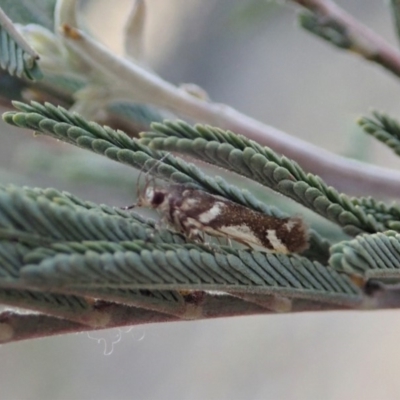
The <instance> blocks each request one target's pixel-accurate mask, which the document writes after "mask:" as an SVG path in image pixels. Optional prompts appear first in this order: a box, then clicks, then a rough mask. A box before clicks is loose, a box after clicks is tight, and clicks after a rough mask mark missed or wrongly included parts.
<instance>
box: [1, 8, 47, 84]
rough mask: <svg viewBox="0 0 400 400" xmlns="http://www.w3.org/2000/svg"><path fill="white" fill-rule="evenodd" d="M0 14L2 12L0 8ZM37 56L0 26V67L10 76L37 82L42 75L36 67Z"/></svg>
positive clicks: (11, 32)
mask: <svg viewBox="0 0 400 400" xmlns="http://www.w3.org/2000/svg"><path fill="white" fill-rule="evenodd" d="M0 12H1V13H3V11H2V10H1V8H0ZM38 59H39V56H38V55H36V54H34V52H33V50H32V51H27V49H25V48H24V47H23V46H22V45H21V44H20V43H19V42H18V40H16V38H15V33H14V30H10V29H8V28H7V26H5V25H1V24H0V67H1V68H2V69H5V70H7V72H8V73H9V74H10V75H12V76H18V77H19V78H22V77H24V78H27V79H30V80H39V79H41V78H43V74H42V72H41V70H40V68H39V66H38V63H37V60H38Z"/></svg>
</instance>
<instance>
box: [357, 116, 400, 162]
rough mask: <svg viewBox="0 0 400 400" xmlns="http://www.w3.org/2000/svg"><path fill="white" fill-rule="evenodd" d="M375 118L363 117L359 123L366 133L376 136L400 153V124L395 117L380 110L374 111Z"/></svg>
mask: <svg viewBox="0 0 400 400" xmlns="http://www.w3.org/2000/svg"><path fill="white" fill-rule="evenodd" d="M372 115H373V118H367V117H363V118H360V119H359V120H358V124H359V125H360V126H361V127H362V128H363V130H364V132H365V133H368V134H369V135H371V136H373V137H375V138H376V139H378V140H379V141H380V142H382V143H384V144H386V146H388V147H390V148H391V149H392V150H393V151H394V152H395V153H396V154H398V155H400V124H399V122H398V121H396V120H395V119H394V118H392V117H390V116H389V115H387V114H384V113H381V112H379V111H373V112H372Z"/></svg>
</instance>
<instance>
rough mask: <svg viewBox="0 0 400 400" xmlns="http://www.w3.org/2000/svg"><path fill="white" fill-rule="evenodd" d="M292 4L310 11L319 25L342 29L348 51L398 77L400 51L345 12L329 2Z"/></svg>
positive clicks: (310, 0) (300, 0) (312, 0)
mask: <svg viewBox="0 0 400 400" xmlns="http://www.w3.org/2000/svg"><path fill="white" fill-rule="evenodd" d="M292 2H294V3H297V4H299V5H301V6H303V7H305V8H307V9H308V10H310V11H312V12H313V13H314V14H315V15H316V17H317V18H318V19H319V20H320V23H321V25H325V24H326V22H328V21H329V22H334V23H335V24H336V25H337V26H340V27H342V28H343V29H344V32H345V34H346V38H348V39H349V40H350V42H351V46H350V48H349V50H351V51H354V52H356V53H358V54H360V55H361V56H362V57H364V58H365V59H367V60H369V61H374V62H376V63H377V64H380V65H382V66H383V67H384V68H386V69H387V70H388V71H390V72H392V73H393V74H395V75H396V76H398V77H400V51H399V50H397V49H396V48H395V47H394V46H391V45H390V44H389V43H387V42H386V41H385V40H384V39H383V38H382V37H380V36H379V35H378V34H376V33H375V32H374V31H373V30H372V29H370V28H368V27H367V26H365V25H364V24H362V23H361V22H359V21H358V20H356V19H355V18H354V17H353V16H351V15H350V14H348V13H347V12H345V11H344V10H343V9H341V8H340V7H339V6H338V5H337V4H336V3H334V2H333V1H331V0H292Z"/></svg>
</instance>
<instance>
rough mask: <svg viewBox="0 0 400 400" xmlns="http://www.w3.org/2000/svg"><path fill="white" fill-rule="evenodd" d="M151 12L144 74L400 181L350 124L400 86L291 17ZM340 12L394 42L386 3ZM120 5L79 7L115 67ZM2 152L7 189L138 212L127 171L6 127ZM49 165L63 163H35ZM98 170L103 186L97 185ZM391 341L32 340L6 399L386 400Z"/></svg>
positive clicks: (156, 8)
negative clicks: (185, 86) (149, 71)
mask: <svg viewBox="0 0 400 400" xmlns="http://www.w3.org/2000/svg"><path fill="white" fill-rule="evenodd" d="M147 2H148V11H149V12H148V27H147V33H148V37H147V42H146V51H147V55H148V60H149V64H150V65H151V66H152V67H153V68H154V69H155V70H156V71H157V72H158V73H160V75H161V76H163V77H164V78H166V79H168V80H170V81H172V82H173V83H175V84H179V83H187V82H193V83H196V84H198V85H200V86H201V87H203V88H204V89H205V90H206V91H207V92H208V93H209V95H210V97H211V98H212V99H213V100H214V101H218V102H222V103H227V104H229V105H231V106H233V107H235V108H237V109H239V110H240V111H242V112H244V113H247V114H248V115H250V116H252V117H255V118H257V119H259V120H261V121H264V122H266V123H268V124H270V125H273V126H275V127H277V128H279V129H282V130H284V131H286V132H289V133H291V134H292V135H295V136H299V137H302V138H304V139H306V140H308V141H311V142H313V143H315V144H318V145H320V146H322V147H324V148H327V149H329V150H331V151H333V152H336V153H340V154H344V155H348V156H351V157H355V158H359V159H363V160H367V161H370V162H373V163H377V164H379V165H383V166H390V167H392V168H399V167H400V162H399V160H398V158H396V157H395V156H393V155H392V154H391V152H390V151H389V150H387V149H386V148H384V147H383V146H382V145H380V144H379V143H375V142H374V141H373V140H372V139H370V138H368V137H364V135H363V134H362V133H361V132H360V131H359V130H358V128H357V126H356V124H355V119H356V118H357V117H358V116H359V115H361V114H363V113H364V114H365V113H367V112H368V110H369V109H370V107H374V108H377V109H380V110H384V111H386V112H388V113H390V114H392V115H393V116H396V115H397V116H400V101H399V100H400V82H399V80H398V79H396V78H395V77H394V76H392V75H390V74H389V73H388V72H386V71H384V70H383V69H381V68H380V67H379V66H376V65H373V64H369V63H367V62H365V61H364V60H361V59H359V58H357V57H355V56H353V55H351V54H348V53H345V52H341V51H339V50H337V49H336V48H333V47H331V46H329V45H327V44H326V43H324V42H322V41H321V40H319V39H317V38H315V37H313V36H311V35H309V34H308V33H306V32H303V31H301V30H300V29H299V28H298V27H297V26H296V22H295V7H293V5H292V4H291V3H288V2H282V3H281V4H280V5H279V6H277V5H276V4H275V5H274V4H272V3H262V2H261V1H255V0H253V1H252V2H242V1H233V0H231V1H228V0H209V1H207V2H204V1H201V0H186V1H184V0H148V1H147ZM258 3H262V6H260V4H258ZM338 3H339V4H341V5H342V6H343V7H345V8H346V9H347V10H348V11H349V12H351V13H353V14H354V15H355V16H357V17H358V18H359V19H360V20H362V21H363V22H365V23H366V24H368V25H369V26H370V27H371V28H373V29H375V30H376V31H378V32H379V33H380V34H381V35H382V36H384V37H385V38H386V39H387V40H389V41H390V42H392V43H395V42H396V39H395V36H394V33H393V30H392V26H391V18H390V15H389V12H388V8H387V2H385V1H377V0H347V1H339V2H338ZM128 4H130V0H114V1H112V2H111V1H109V0H102V1H100V0H96V1H88V2H87V5H86V12H87V18H88V27H89V28H90V29H91V30H92V32H93V34H95V35H97V36H98V37H99V38H101V39H102V40H103V41H104V42H105V43H106V44H107V45H108V46H109V47H111V48H113V49H114V50H115V51H116V52H119V53H120V52H121V48H122V40H121V36H120V27H121V22H122V21H123V19H124V18H125V15H126V12H127V8H128ZM249 4H252V5H253V6H254V7H255V8H253V9H252V8H250V7H249ZM265 5H266V6H265ZM257 7H258V8H257ZM254 10H256V11H255V12H254ZM399 118H400V117H399ZM0 140H1V142H0V180H1V181H2V182H14V183H18V184H28V185H30V186H35V185H36V186H42V187H47V186H53V187H56V188H58V189H65V190H69V191H71V192H73V193H74V194H77V195H79V196H81V197H84V198H86V199H90V200H94V201H97V202H103V203H108V204H112V205H117V206H118V205H126V204H129V203H131V202H132V195H133V193H134V188H133V186H134V182H135V178H134V176H133V173H132V171H131V170H130V169H129V168H127V167H123V166H118V165H116V164H113V163H112V162H110V161H107V160H103V159H100V157H96V156H94V155H91V154H87V153H85V152H82V151H79V150H76V149H73V148H70V147H69V146H68V145H65V144H59V143H54V142H53V141H51V140H46V139H38V138H33V136H32V134H31V133H30V132H28V133H27V132H23V131H21V130H19V129H11V128H10V127H8V126H3V125H2V126H1V129H0ZM50 150H51V151H50ZM51 153H54V154H56V156H57V158H56V160H57V162H54V160H53V161H52V160H51V159H50V158H51V157H50V156H45V154H51ZM38 155H39V156H38ZM60 155H62V157H60ZM99 168H101V169H103V170H104V178H99V177H98V174H96V173H95V172H93V171H96V170H98V169H99ZM82 171H84V174H82ZM91 174H93V179H91V177H92V175H91ZM117 176H118V177H119V179H118V180H115V179H114V177H117ZM372 194H373V193H372ZM399 338H400V311H393V312H392V311H383V312H331V313H320V314H318V313H305V314H297V315H275V316H259V317H245V318H234V319H225V320H215V321H206V322H182V323H173V324H160V325H147V326H140V327H133V328H131V329H122V330H112V331H99V332H92V333H90V335H88V334H86V333H82V334H76V335H66V336H62V337H54V338H48V339H43V340H32V341H27V342H21V343H15V344H10V345H3V346H1V347H0V359H1V363H0V398H1V399H7V400H8V399H32V400H39V399H40V400H46V399H52V400H64V399H96V400H102V399H116V400H118V399H174V400H175V399H177V400H179V399H233V400H234V399H239V400H240V399H246V400H249V399H300V400H302V399H308V400H312V399H361V398H362V399H396V398H400V379H399V378H398V377H399V373H400V347H399V346H398V345H397V344H398V340H399ZM114 342H115V343H114ZM110 353H111V354H110ZM106 354H107V355H106Z"/></svg>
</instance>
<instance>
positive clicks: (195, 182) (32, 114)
mask: <svg viewBox="0 0 400 400" xmlns="http://www.w3.org/2000/svg"><path fill="white" fill-rule="evenodd" d="M14 105H15V106H16V107H17V108H18V109H19V110H21V111H22V112H7V113H5V114H4V115H3V118H4V120H5V121H6V122H8V123H10V124H13V125H16V126H21V127H26V128H31V129H35V130H37V131H40V132H42V133H44V134H46V135H49V136H52V137H55V138H57V139H58V140H63V141H65V142H67V143H70V144H74V145H76V146H79V147H83V148H85V149H88V150H91V151H94V152H96V153H98V154H102V155H105V156H107V157H109V158H111V159H113V160H115V161H119V162H123V163H125V164H128V165H130V166H132V167H134V168H138V169H141V170H142V171H149V170H151V171H152V174H153V175H155V176H157V177H159V178H162V179H164V180H166V181H168V182H176V183H181V184H185V185H189V186H192V187H195V188H199V189H204V190H207V191H209V192H211V193H213V194H216V195H220V196H223V197H225V198H228V199H230V200H232V201H234V202H236V203H239V204H242V205H244V206H246V207H250V208H252V209H254V210H256V211H259V212H262V213H265V214H267V215H272V216H276V217H279V218H283V217H285V216H286V214H284V213H283V212H282V211H280V210H279V209H278V208H276V207H273V206H267V205H265V204H263V203H261V202H259V201H258V200H256V199H255V197H254V196H252V195H251V194H250V193H249V192H248V191H244V190H239V189H237V188H236V187H234V186H232V185H229V184H228V183H227V182H225V181H224V180H223V179H222V178H220V177H216V178H211V177H208V176H206V175H205V174H204V173H203V172H201V171H200V170H199V169H198V168H197V167H195V166H194V165H193V164H188V163H186V162H184V161H183V160H181V159H179V158H176V157H173V156H172V155H169V154H166V153H160V152H157V151H152V150H150V149H149V148H148V147H147V146H146V145H143V144H141V143H139V142H138V141H137V140H135V139H131V138H129V137H128V136H127V135H126V134H125V133H123V132H121V131H115V130H113V129H111V128H109V127H101V126H100V125H98V124H96V123H94V122H88V121H86V120H84V119H83V118H82V117H81V116H79V115H78V114H75V113H69V112H68V111H67V110H65V109H63V108H62V107H54V106H53V105H51V104H47V103H46V104H45V105H41V104H39V103H36V102H32V103H31V105H27V104H24V103H20V102H14ZM310 244H311V246H310V250H309V251H308V253H307V254H308V255H309V256H310V257H312V258H313V259H318V260H320V261H323V262H326V260H327V257H328V247H329V245H330V243H329V242H328V241H327V240H324V239H323V238H322V237H321V236H320V235H318V233H317V232H315V231H313V230H311V232H310Z"/></svg>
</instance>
